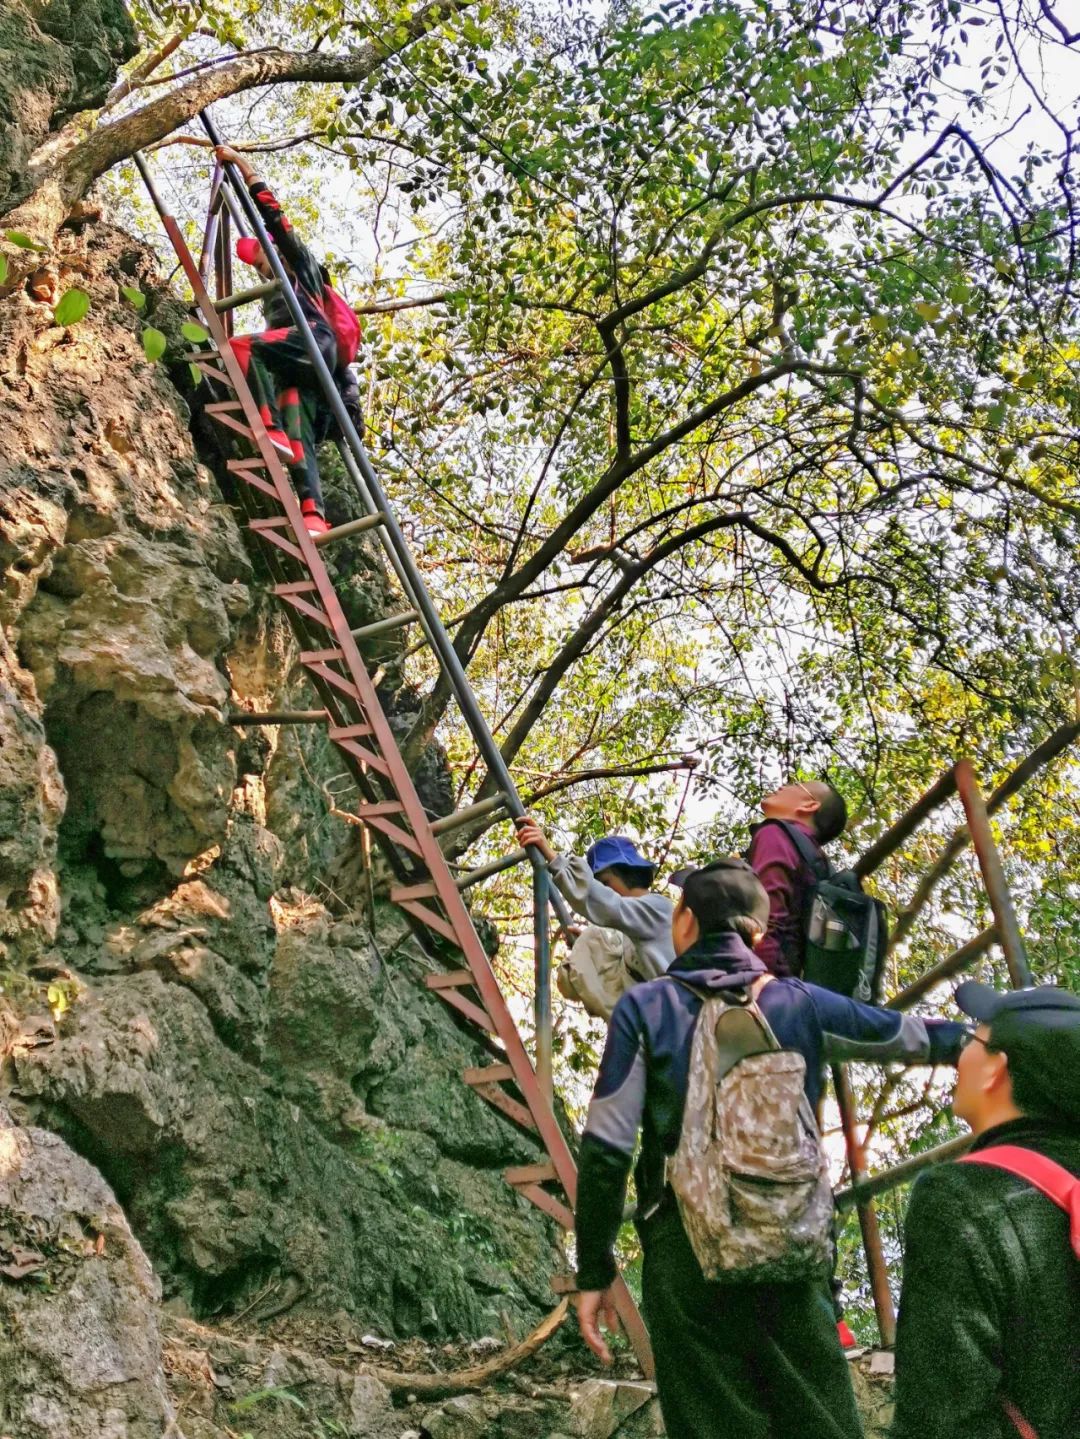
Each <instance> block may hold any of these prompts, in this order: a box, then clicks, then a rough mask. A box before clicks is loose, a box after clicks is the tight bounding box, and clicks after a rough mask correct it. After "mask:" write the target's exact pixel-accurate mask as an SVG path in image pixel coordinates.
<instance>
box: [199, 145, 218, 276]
mask: <svg viewBox="0 0 1080 1439" xmlns="http://www.w3.org/2000/svg"><path fill="white" fill-rule="evenodd" d="M220 220H221V166H220V165H218V164H215V165H214V174H213V178H212V179H211V181H210V204H209V206H208V207H207V211H206V224H205V225H204V226H203V241H202V249H201V250H200V251H199V279H200V280H201V281H202V282H203V284H204V285H205V284H206V281H207V279H208V277H209V274H210V262H211V260H212V259H213V258H214V255H215V254H216V252H217V237H218V224H219V222H220Z"/></svg>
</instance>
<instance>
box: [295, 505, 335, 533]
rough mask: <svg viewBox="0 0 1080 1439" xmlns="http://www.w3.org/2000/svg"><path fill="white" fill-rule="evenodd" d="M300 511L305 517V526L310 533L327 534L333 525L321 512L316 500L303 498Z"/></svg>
mask: <svg viewBox="0 0 1080 1439" xmlns="http://www.w3.org/2000/svg"><path fill="white" fill-rule="evenodd" d="M300 513H301V514H302V515H303V517H304V528H305V529H306V530H307V532H308V534H309V535H325V534H326V533H327V532H328V531H329V530H331V529H333V526H332V525H331V524H330V523H329V521H328V520H327V518H326V516H325V515H323V514H322V513H321V511H320V510H319V507H318V505H317V504H316V503H315V501H314V500H301V501H300Z"/></svg>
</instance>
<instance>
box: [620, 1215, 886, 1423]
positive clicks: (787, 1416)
mask: <svg viewBox="0 0 1080 1439" xmlns="http://www.w3.org/2000/svg"><path fill="white" fill-rule="evenodd" d="M640 1233H641V1239H642V1246H643V1248H644V1251H645V1262H644V1269H643V1273H642V1293H643V1299H644V1311H645V1321H646V1323H647V1324H648V1326H649V1334H650V1336H651V1338H652V1344H653V1351H654V1353H655V1356H656V1382H657V1388H658V1390H659V1394H660V1408H661V1410H662V1411H663V1415H664V1425H665V1427H666V1429H667V1433H668V1439H862V1432H863V1431H862V1424H861V1422H860V1419H859V1415H858V1411H857V1409H856V1407H855V1395H854V1392H853V1390H852V1387H851V1378H850V1375H849V1374H848V1366H847V1360H846V1359H845V1358H844V1354H843V1350H842V1349H841V1348H840V1341H839V1339H838V1338H837V1335H836V1320H835V1318H834V1316H833V1311H832V1305H831V1304H830V1302H829V1297H828V1293H827V1290H826V1287H825V1286H824V1285H823V1284H819V1283H815V1282H813V1281H811V1280H808V1281H806V1282H805V1283H802V1284H747V1285H738V1284H715V1283H710V1282H709V1281H708V1280H706V1279H705V1277H704V1275H703V1274H702V1272H701V1266H700V1265H699V1264H698V1262H697V1260H696V1259H695V1257H694V1251H693V1249H692V1248H691V1247H690V1241H689V1240H688V1239H687V1237H686V1231H685V1230H684V1229H683V1226H682V1221H681V1219H680V1218H679V1211H678V1206H677V1204H676V1202H675V1200H674V1198H673V1197H672V1196H671V1194H670V1191H669V1193H668V1196H667V1197H666V1198H665V1200H664V1203H663V1204H662V1205H661V1207H660V1209H659V1210H658V1211H657V1213H656V1214H655V1215H654V1216H653V1217H652V1218H651V1219H649V1220H646V1221H645V1223H644V1224H643V1225H641V1226H640Z"/></svg>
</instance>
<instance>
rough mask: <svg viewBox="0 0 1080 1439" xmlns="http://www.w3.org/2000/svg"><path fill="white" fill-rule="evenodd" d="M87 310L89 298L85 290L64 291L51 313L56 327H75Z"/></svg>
mask: <svg viewBox="0 0 1080 1439" xmlns="http://www.w3.org/2000/svg"><path fill="white" fill-rule="evenodd" d="M89 308H90V296H89V295H88V294H87V293H86V291H85V290H77V289H71V290H65V291H64V293H63V295H61V297H60V303H59V304H58V305H57V307H56V309H55V310H54V311H53V319H54V320H55V321H56V323H57V324H58V325H77V324H78V323H79V321H80V320H81V319H83V318H84V317H85V315H86V312H87V311H88V310H89Z"/></svg>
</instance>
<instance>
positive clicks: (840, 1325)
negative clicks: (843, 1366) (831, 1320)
mask: <svg viewBox="0 0 1080 1439" xmlns="http://www.w3.org/2000/svg"><path fill="white" fill-rule="evenodd" d="M836 1334H837V1337H838V1339H839V1340H840V1348H841V1349H857V1348H858V1347H859V1342H858V1340H857V1339H856V1338H855V1336H854V1334H852V1332H851V1330H850V1329H849V1328H848V1323H847V1320H846V1319H838V1320H837V1321H836Z"/></svg>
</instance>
